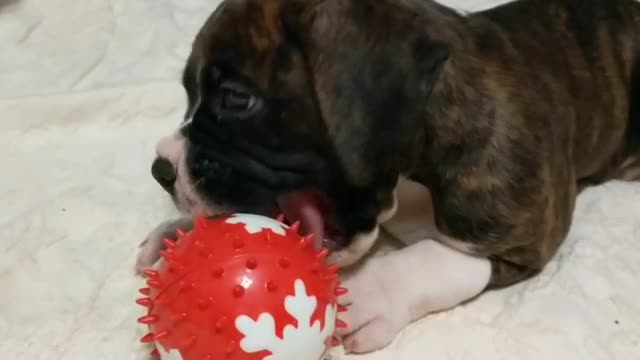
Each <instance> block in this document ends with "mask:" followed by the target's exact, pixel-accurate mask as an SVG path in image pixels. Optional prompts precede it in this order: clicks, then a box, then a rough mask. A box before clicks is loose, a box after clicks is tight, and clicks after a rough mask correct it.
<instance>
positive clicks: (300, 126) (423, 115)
mask: <svg viewBox="0 0 640 360" xmlns="http://www.w3.org/2000/svg"><path fill="white" fill-rule="evenodd" d="M639 36H640V6H639V5H638V4H636V3H635V2H634V1H632V0H606V1H605V0H602V1H601V0H521V1H518V2H515V3H510V4H507V5H503V6H500V7H497V8H495V9H492V10H489V11H485V12H481V13H477V14H473V15H470V16H463V15H460V14H458V13H456V12H454V11H453V10H451V9H448V8H446V7H443V6H441V5H439V4H436V3H434V2H432V1H428V0H377V1H366V0H306V1H305V0H227V1H225V2H224V3H223V4H222V5H221V6H220V7H219V8H218V9H217V10H216V12H215V13H214V14H213V15H212V16H211V17H210V19H209V20H208V21H207V22H206V23H205V25H204V27H203V28H202V30H201V31H200V33H199V34H198V36H197V38H196V39H195V42H194V44H193V51H192V53H191V55H190V56H189V59H188V61H187V66H186V69H185V72H184V86H185V88H186V91H187V94H188V98H189V108H188V111H187V116H186V121H185V122H184V123H183V125H182V126H181V128H180V130H179V131H178V132H177V133H176V134H175V135H173V136H172V137H170V138H167V139H164V140H163V141H161V143H160V144H159V147H158V154H159V157H158V159H157V160H156V162H155V163H154V165H153V175H154V177H155V178H156V179H157V180H158V181H159V182H160V183H161V184H162V186H163V187H164V188H165V189H166V190H167V191H168V192H169V193H171V194H172V195H173V198H174V199H175V201H176V204H177V206H178V208H180V209H181V210H182V211H183V212H184V213H185V214H188V215H191V216H194V215H201V214H217V213H220V212H223V211H250V212H258V213H264V214H274V213H276V212H278V211H279V210H278V209H281V210H282V211H284V212H285V214H287V215H288V217H289V219H292V220H300V221H301V222H302V224H303V227H304V228H305V229H306V231H308V232H312V233H315V234H316V235H317V238H318V239H327V240H326V245H328V246H331V247H333V248H334V250H336V253H335V254H334V257H333V261H335V262H338V263H341V264H344V265H350V264H354V263H356V262H357V261H358V260H360V259H361V258H362V257H363V256H364V255H365V254H366V253H367V252H368V251H369V249H370V248H371V246H372V244H373V243H374V241H375V240H376V238H377V236H378V232H379V230H378V229H379V226H380V225H382V226H384V227H385V228H386V229H387V230H388V232H390V233H391V234H393V235H394V236H395V237H397V238H398V239H399V240H401V241H402V242H403V243H404V244H405V245H406V246H405V247H404V248H402V249H400V250H398V251H395V252H391V253H390V254H388V255H386V256H383V257H379V258H374V259H367V260H366V261H364V264H363V266H362V267H361V268H360V269H359V270H358V271H357V272H356V273H355V275H354V276H352V277H350V278H349V279H348V280H347V282H346V285H347V286H348V287H349V288H350V290H351V292H350V294H351V295H350V297H349V298H348V299H346V302H347V303H348V304H350V305H351V310H350V311H349V312H348V313H347V317H348V318H347V319H346V320H347V322H348V323H349V325H350V327H349V329H347V330H346V331H344V334H343V335H345V336H346V337H345V346H346V348H347V350H349V351H353V352H367V351H371V350H374V349H378V348H381V347H383V346H385V345H387V344H389V342H390V341H391V340H392V339H393V338H394V336H395V335H396V334H397V333H398V332H399V331H400V330H401V329H402V328H403V327H404V326H405V325H406V324H408V323H409V322H411V321H413V320H416V319H418V318H421V317H423V316H425V315H426V314H428V313H431V312H434V311H439V310H443V309H447V308H450V307H453V306H455V305H458V304H460V303H462V302H464V301H466V300H469V299H471V298H473V297H475V296H477V295H478V294H480V293H482V292H483V291H484V290H486V289H489V288H496V287H502V286H507V285H510V284H514V283H516V282H519V281H522V280H525V279H527V278H529V277H531V276H533V275H535V274H537V273H538V272H540V271H541V270H542V269H543V267H544V266H545V264H546V263H547V262H548V261H549V260H550V259H551V258H552V257H553V255H554V253H555V252H556V250H557V249H558V247H559V246H560V245H561V243H562V241H563V240H564V238H565V237H566V235H567V232H568V231H569V227H570V224H571V220H572V212H573V208H574V202H575V199H576V196H577V195H578V193H579V191H580V190H581V189H583V188H584V187H585V186H587V185H591V184H596V183H600V182H602V181H605V180H608V179H614V178H615V179H626V180H636V179H638V178H639V177H640V117H639V116H640V113H639V112H638V110H640V108H639V107H640V102H639V100H640V98H639V96H640V82H639V81H638V79H639V78H638V76H639V74H640V72H639V70H640V68H638V60H639V58H640V57H639V50H640V49H639V46H640V40H639V39H638V37H639ZM427 189H428V190H427ZM188 222H189V219H188V218H186V219H183V220H178V221H177V222H169V223H165V224H164V225H162V226H160V227H159V228H158V229H156V231H154V232H153V233H152V234H151V235H150V237H149V238H148V240H147V242H146V245H145V247H144V249H143V250H142V252H141V255H140V258H139V265H140V266H147V265H150V264H151V263H152V262H153V261H155V260H156V259H157V251H158V249H159V248H160V245H159V244H160V242H159V240H160V239H161V237H162V236H163V235H165V233H166V231H167V230H168V229H169V230H170V229H171V228H173V227H175V226H176V225H177V224H179V223H183V225H186V224H188ZM318 245H320V244H318Z"/></svg>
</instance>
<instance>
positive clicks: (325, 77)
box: [283, 0, 449, 186]
mask: <svg viewBox="0 0 640 360" xmlns="http://www.w3.org/2000/svg"><path fill="white" fill-rule="evenodd" d="M287 4H288V5H287V9H286V10H285V11H284V15H283V19H284V20H283V22H284V27H285V29H286V32H287V33H288V36H289V37H291V38H293V39H294V41H295V42H296V43H297V44H298V46H299V47H300V48H301V50H302V52H303V53H304V54H305V56H306V59H307V62H308V67H309V72H310V73H311V76H312V78H313V86H314V90H315V94H316V96H317V102H318V107H319V110H320V112H321V115H322V117H323V119H324V121H325V123H326V126H327V128H328V131H329V133H330V138H331V139H332V140H333V141H334V142H335V143H334V147H335V149H336V154H337V155H338V157H339V158H340V160H341V161H342V165H343V167H344V169H345V171H346V173H347V175H348V176H349V178H350V181H351V182H352V183H353V184H354V185H362V186H366V185H372V183H373V182H375V181H376V179H384V178H386V179H394V178H396V176H394V175H397V174H398V172H399V169H400V168H401V167H402V166H403V161H408V159H407V158H406V157H405V156H403V155H404V154H407V153H408V152H409V151H410V150H411V149H410V148H411V146H412V145H413V144H414V142H415V140H416V139H417V138H418V137H419V136H421V133H422V131H421V126H420V125H421V124H423V123H424V121H425V120H426V118H425V116H426V110H427V100H428V97H429V95H430V93H431V91H432V89H433V87H434V84H435V82H436V80H437V79H438V75H439V74H440V72H441V69H442V67H443V64H444V63H445V62H446V60H447V59H448V56H449V51H448V48H447V46H445V45H444V44H443V43H439V42H437V41H435V40H434V39H433V38H432V36H431V35H430V33H429V24H428V23H427V22H426V21H425V19H423V18H420V17H419V16H418V15H416V12H415V10H414V9H408V8H404V7H403V5H400V4H402V2H397V3H391V2H389V1H388V0H378V1H364V0H362V1H361V0H324V1H322V2H317V1H303V0H289V1H288V2H287ZM404 165H406V164H404Z"/></svg>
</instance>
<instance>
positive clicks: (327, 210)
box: [277, 190, 344, 250]
mask: <svg viewBox="0 0 640 360" xmlns="http://www.w3.org/2000/svg"><path fill="white" fill-rule="evenodd" d="M277 203H278V206H279V208H280V210H281V211H282V213H283V214H284V216H285V218H286V219H287V221H288V222H289V223H291V222H296V221H299V222H300V227H301V230H302V233H303V234H305V235H307V234H313V238H314V245H315V247H316V249H319V248H321V247H326V248H328V249H330V250H338V249H339V248H341V247H343V246H344V235H343V234H342V233H341V232H340V231H339V228H338V226H336V221H335V216H333V214H332V213H331V206H330V203H329V201H328V198H327V196H325V195H324V194H323V193H321V192H320V191H316V190H297V191H293V192H289V193H287V194H285V195H281V196H279V197H278V198H277Z"/></svg>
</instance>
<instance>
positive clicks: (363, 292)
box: [337, 259, 410, 353]
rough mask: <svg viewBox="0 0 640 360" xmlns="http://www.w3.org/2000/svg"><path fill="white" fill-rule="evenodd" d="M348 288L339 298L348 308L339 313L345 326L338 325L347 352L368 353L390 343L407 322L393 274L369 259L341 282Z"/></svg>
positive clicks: (404, 306)
mask: <svg viewBox="0 0 640 360" xmlns="http://www.w3.org/2000/svg"><path fill="white" fill-rule="evenodd" d="M343 286H344V287H346V288H347V289H348V290H349V292H348V293H347V294H345V295H343V296H341V297H340V298H339V302H340V303H341V304H342V305H345V306H347V308H348V310H347V311H346V312H345V313H341V314H340V319H342V320H343V321H345V322H346V324H347V328H345V329H338V330H337V334H338V335H339V336H341V337H342V342H343V345H344V348H345V351H346V352H349V353H367V352H371V351H376V350H380V349H382V348H384V347H386V346H387V345H389V344H390V343H391V342H392V341H393V339H394V338H395V337H396V335H397V334H398V333H399V332H400V331H401V330H402V329H403V328H404V327H405V326H406V325H407V324H408V323H409V322H410V318H409V311H408V309H407V308H408V304H406V303H405V301H404V300H405V298H403V294H402V292H401V289H399V288H398V287H396V286H395V284H394V281H393V277H392V276H389V275H388V274H385V270H384V268H383V267H382V264H381V262H380V261H378V260H377V259H371V260H370V262H369V263H368V264H365V265H364V267H363V268H362V269H360V270H359V271H358V272H357V273H355V274H353V275H352V276H351V277H350V278H347V279H346V280H345V282H344V284H343Z"/></svg>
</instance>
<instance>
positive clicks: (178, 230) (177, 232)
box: [176, 228, 187, 239]
mask: <svg viewBox="0 0 640 360" xmlns="http://www.w3.org/2000/svg"><path fill="white" fill-rule="evenodd" d="M186 234H187V232H186V231H184V229H181V228H177V229H176V235H178V238H180V239H182V238H183V237H184V236H185V235H186Z"/></svg>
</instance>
